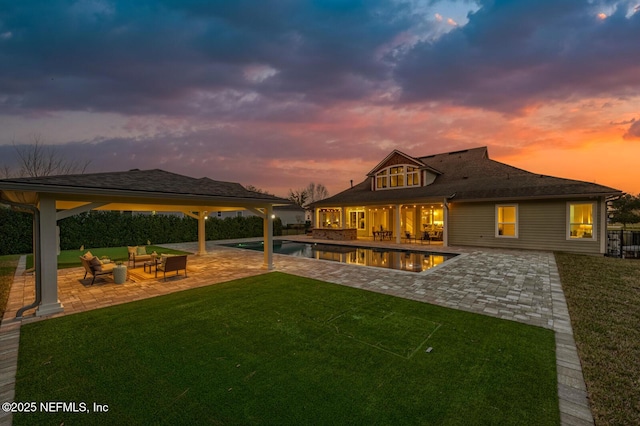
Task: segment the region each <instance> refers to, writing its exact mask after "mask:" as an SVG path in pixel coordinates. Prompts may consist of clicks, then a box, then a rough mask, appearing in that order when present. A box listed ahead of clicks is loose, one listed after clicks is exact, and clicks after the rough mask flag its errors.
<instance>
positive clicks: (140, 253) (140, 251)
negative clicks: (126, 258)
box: [136, 247, 147, 256]
mask: <svg viewBox="0 0 640 426" xmlns="http://www.w3.org/2000/svg"><path fill="white" fill-rule="evenodd" d="M136 254H137V255H138V256H143V255H145V254H147V248H146V247H138V250H137V251H136Z"/></svg>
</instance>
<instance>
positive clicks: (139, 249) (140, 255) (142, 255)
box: [127, 246, 152, 269]
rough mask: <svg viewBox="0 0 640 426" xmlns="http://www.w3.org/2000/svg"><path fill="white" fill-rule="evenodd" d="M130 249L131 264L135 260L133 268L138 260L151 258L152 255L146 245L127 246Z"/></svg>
mask: <svg viewBox="0 0 640 426" xmlns="http://www.w3.org/2000/svg"><path fill="white" fill-rule="evenodd" d="M127 250H128V251H129V265H131V262H133V268H134V269H135V267H136V262H146V261H148V260H151V258H152V255H151V254H147V248H146V247H144V246H133V247H131V246H127Z"/></svg>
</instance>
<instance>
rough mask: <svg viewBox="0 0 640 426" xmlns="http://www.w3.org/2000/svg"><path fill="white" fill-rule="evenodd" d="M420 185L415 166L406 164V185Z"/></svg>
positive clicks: (418, 173)
mask: <svg viewBox="0 0 640 426" xmlns="http://www.w3.org/2000/svg"><path fill="white" fill-rule="evenodd" d="M418 185H420V172H419V171H418V168H417V167H411V166H407V186H418Z"/></svg>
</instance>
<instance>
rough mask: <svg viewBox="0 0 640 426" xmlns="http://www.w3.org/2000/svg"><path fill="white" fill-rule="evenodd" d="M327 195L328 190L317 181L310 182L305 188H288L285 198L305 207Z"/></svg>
mask: <svg viewBox="0 0 640 426" xmlns="http://www.w3.org/2000/svg"><path fill="white" fill-rule="evenodd" d="M328 196H329V191H327V188H326V187H325V186H324V185H323V184H321V183H319V184H317V185H316V184H315V183H313V182H311V183H310V184H309V185H307V187H306V188H302V189H296V190H295V191H294V190H293V189H289V197H287V198H288V199H289V200H290V201H292V202H294V203H295V204H296V205H298V206H300V207H302V208H305V207H306V206H307V205H308V204H311V203H315V202H316V201H320V200H323V199H325V198H327V197H328Z"/></svg>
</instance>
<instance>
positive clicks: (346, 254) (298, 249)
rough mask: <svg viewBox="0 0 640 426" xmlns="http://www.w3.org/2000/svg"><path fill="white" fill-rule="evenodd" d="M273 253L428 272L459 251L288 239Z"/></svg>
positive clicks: (256, 245)
mask: <svg viewBox="0 0 640 426" xmlns="http://www.w3.org/2000/svg"><path fill="white" fill-rule="evenodd" d="M224 246H227V247H235V248H241V249H249V250H257V251H263V250H262V249H263V242H262V241H256V242H246V243H237V244H224ZM273 252H274V253H278V254H286V255H289V256H297V257H306V258H309V259H320V260H331V261H334V262H340V263H347V264H351V265H363V266H375V267H378V268H387V269H397V270H401V271H410V272H423V271H426V270H428V269H431V268H433V267H435V266H438V265H440V264H442V263H444V262H445V261H447V260H449V259H452V258H454V257H455V256H457V254H451V253H432V252H424V251H412V250H399V249H388V248H374V247H355V246H343V245H337V244H322V243H320V244H318V243H303V242H298V241H287V240H278V241H274V242H273Z"/></svg>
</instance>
